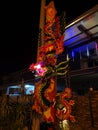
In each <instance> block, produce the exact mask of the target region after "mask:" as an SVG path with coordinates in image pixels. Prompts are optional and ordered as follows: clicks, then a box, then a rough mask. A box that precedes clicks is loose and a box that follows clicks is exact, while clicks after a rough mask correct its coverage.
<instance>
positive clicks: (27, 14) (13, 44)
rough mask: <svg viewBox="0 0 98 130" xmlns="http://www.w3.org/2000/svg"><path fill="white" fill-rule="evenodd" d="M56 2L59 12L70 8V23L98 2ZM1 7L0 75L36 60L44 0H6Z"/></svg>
mask: <svg viewBox="0 0 98 130" xmlns="http://www.w3.org/2000/svg"><path fill="white" fill-rule="evenodd" d="M49 1H50V0H47V3H49ZM54 2H55V6H56V8H57V11H58V14H60V13H61V12H62V11H66V14H67V15H66V19H67V22H70V21H71V20H74V19H75V18H76V17H77V16H79V15H81V14H82V13H84V12H85V11H87V10H89V9H90V8H92V7H93V6H95V5H96V4H97V0H74V2H73V0H54ZM1 6H2V12H1V18H0V19H1V24H0V25H1V38H0V76H2V75H6V74H8V73H12V72H15V71H18V70H21V69H24V68H28V67H29V65H30V64H31V63H32V62H35V61H36V53H37V36H38V26H39V12H40V0H28V1H24V0H16V1H15V0H14V1H12V0H10V1H3V3H2V5H1Z"/></svg>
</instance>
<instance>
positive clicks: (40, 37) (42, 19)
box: [37, 0, 46, 61]
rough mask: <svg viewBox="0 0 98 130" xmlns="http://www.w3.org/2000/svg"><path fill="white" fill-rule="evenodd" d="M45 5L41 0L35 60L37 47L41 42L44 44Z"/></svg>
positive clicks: (41, 44)
mask: <svg viewBox="0 0 98 130" xmlns="http://www.w3.org/2000/svg"><path fill="white" fill-rule="evenodd" d="M45 5H46V0H41V8H40V21H39V34H38V47H37V61H38V54H39V47H40V46H43V44H44V25H45Z"/></svg>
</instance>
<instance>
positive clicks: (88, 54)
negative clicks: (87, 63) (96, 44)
mask: <svg viewBox="0 0 98 130" xmlns="http://www.w3.org/2000/svg"><path fill="white" fill-rule="evenodd" d="M87 56H88V57H89V49H88V47H87Z"/></svg>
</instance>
